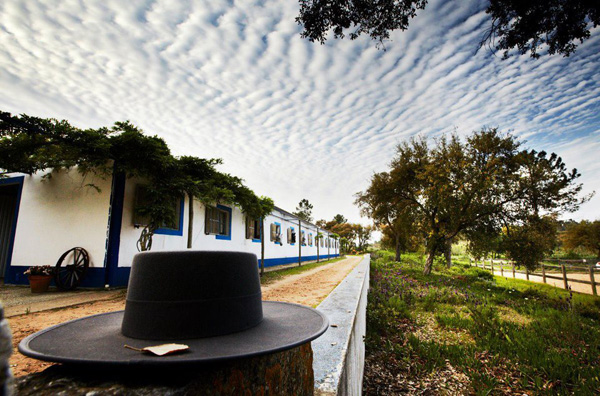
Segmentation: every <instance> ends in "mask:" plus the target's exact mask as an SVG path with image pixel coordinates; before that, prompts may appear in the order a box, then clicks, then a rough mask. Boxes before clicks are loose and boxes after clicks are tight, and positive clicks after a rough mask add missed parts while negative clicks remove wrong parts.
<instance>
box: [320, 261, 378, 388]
mask: <svg viewBox="0 0 600 396" xmlns="http://www.w3.org/2000/svg"><path fill="white" fill-rule="evenodd" d="M369 263H370V257H369V256H365V258H364V259H363V260H362V261H361V262H360V263H359V264H358V266H356V268H355V269H354V270H352V272H350V274H349V275H348V276H347V277H346V278H345V279H344V280H343V281H342V283H340V284H339V285H338V286H337V287H336V288H335V289H334V290H333V291H332V292H331V294H330V295H329V296H328V297H327V298H326V299H325V300H323V302H322V303H321V304H320V305H319V306H318V307H317V309H318V310H319V311H321V312H323V313H324V314H325V315H327V317H328V318H329V324H330V327H329V329H328V330H327V332H325V334H323V335H322V336H321V337H319V338H318V339H316V340H315V341H313V342H312V348H313V353H314V361H313V370H314V374H315V394H316V395H360V394H361V393H362V381H363V372H364V362H365V345H364V335H365V331H366V314H367V293H368V289H369Z"/></svg>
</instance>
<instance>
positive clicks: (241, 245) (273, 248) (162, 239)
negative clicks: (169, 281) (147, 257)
mask: <svg viewBox="0 0 600 396" xmlns="http://www.w3.org/2000/svg"><path fill="white" fill-rule="evenodd" d="M138 183H139V181H137V180H134V179H128V180H127V181H126V184H125V200H124V203H123V221H122V226H121V242H120V248H119V267H130V266H131V262H132V260H133V256H134V255H135V254H136V253H138V251H137V247H136V242H137V240H138V238H139V236H140V233H141V231H142V230H141V229H136V228H135V227H134V225H133V215H134V212H133V209H134V205H135V186H136V184H138ZM183 212H184V216H183V232H182V235H162V234H155V235H154V237H153V239H152V250H153V251H161V250H179V249H186V248H187V239H188V219H189V201H188V199H187V197H186V198H185V200H184V209H183ZM205 215H206V210H205V208H204V206H203V205H202V204H200V203H199V202H197V201H194V227H193V234H194V235H193V239H192V249H195V250H224V251H244V252H251V253H254V254H256V255H257V257H259V258H260V242H253V241H252V240H251V239H246V220H245V215H244V214H243V213H242V212H241V210H240V209H239V208H236V207H233V208H232V218H231V240H226V239H218V238H216V236H215V235H206V234H205V233H204V219H205ZM288 219H289V220H288ZM273 222H278V223H280V224H281V230H282V241H283V246H281V245H279V244H275V243H273V242H271V241H270V224H271V223H273ZM264 224H265V258H266V259H271V258H285V257H288V258H291V257H298V242H297V243H296V244H295V245H289V244H288V243H287V228H288V227H290V226H292V227H294V228H295V229H296V231H297V230H298V220H297V219H295V218H292V217H291V216H290V215H288V214H285V213H282V212H279V211H277V210H275V211H274V212H273V214H271V215H269V216H268V217H267V218H266V219H265V223H264ZM302 229H303V230H305V231H306V233H307V234H306V235H308V232H312V233H313V239H314V237H315V236H316V234H317V231H316V227H315V226H312V225H309V224H308V223H303V225H302ZM307 242H308V239H307ZM337 250H338V249H334V248H333V247H331V248H330V249H329V254H332V255H333V254H336V252H337ZM327 254H328V249H327V247H325V245H324V247H323V248H320V255H321V256H324V255H327ZM316 255H317V248H316V245H315V243H314V241H313V246H308V244H307V246H303V247H302V256H303V257H308V256H316Z"/></svg>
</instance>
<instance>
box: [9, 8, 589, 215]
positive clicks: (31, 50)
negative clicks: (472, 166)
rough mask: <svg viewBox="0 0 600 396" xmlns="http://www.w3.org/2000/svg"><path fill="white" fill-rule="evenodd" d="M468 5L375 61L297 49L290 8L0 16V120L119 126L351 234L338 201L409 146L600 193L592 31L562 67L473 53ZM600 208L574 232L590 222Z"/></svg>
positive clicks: (434, 19)
mask: <svg viewBox="0 0 600 396" xmlns="http://www.w3.org/2000/svg"><path fill="white" fill-rule="evenodd" d="M484 8H485V3H484V2H482V1H477V0H473V1H441V0H434V1H431V2H430V4H429V5H428V7H427V10H426V11H424V12H422V13H420V15H419V16H418V17H417V18H416V19H415V20H414V21H413V22H412V24H411V26H410V28H409V30H408V31H406V32H398V33H396V34H394V35H393V37H392V41H390V42H388V43H386V51H385V52H384V51H380V50H377V49H376V48H375V45H374V43H373V42H371V41H369V40H368V39H366V38H365V39H359V40H356V41H346V40H343V41H333V40H330V41H328V42H327V44H326V45H318V44H313V43H310V42H308V41H306V40H303V39H301V38H300V37H299V30H300V29H299V27H298V26H297V25H296V24H295V22H294V18H295V17H296V15H297V13H298V5H297V2H296V1H293V0H292V1H290V0H281V1H275V0H273V1H264V2H263V1H251V0H249V1H235V2H230V1H217V0H211V1H177V2H172V1H166V0H158V1H149V0H148V1H131V2H123V1H104V2H94V1H74V0H73V1H71V0H65V1H60V2H54V1H50V0H45V1H34V0H26V1H17V0H6V1H3V2H2V3H0V47H1V48H2V50H1V51H0V87H1V89H2V95H1V96H0V108H2V109H4V110H7V111H11V112H14V113H27V114H32V115H38V116H43V117H56V118H66V119H69V120H70V121H72V122H73V123H75V124H76V125H79V126H82V127H96V126H100V125H107V124H110V123H112V122H113V121H116V120H125V119H129V120H131V121H132V122H134V123H136V124H138V125H140V126H141V127H142V128H144V129H145V130H146V131H147V132H148V133H156V134H158V135H160V136H162V137H164V138H165V139H166V140H167V142H168V143H169V145H170V146H171V147H172V148H173V151H174V153H175V154H179V155H182V154H189V155H196V156H203V157H221V158H223V159H224V160H225V165H224V167H223V169H224V170H226V171H228V172H231V173H233V174H236V175H239V176H241V177H243V178H244V179H245V180H246V181H247V183H248V185H249V186H250V187H252V188H253V189H254V190H255V191H257V192H258V193H260V194H264V195H269V196H271V197H273V198H274V199H275V200H276V202H277V203H278V204H279V205H280V206H282V207H284V208H287V209H294V207H295V205H296V204H297V202H298V201H299V200H300V199H301V198H308V199H309V200H310V201H311V202H313V203H314V205H315V214H316V217H317V218H320V217H326V218H331V217H332V216H333V215H334V214H336V213H343V214H345V215H346V216H348V217H350V218H351V219H352V220H358V211H357V209H356V208H355V207H354V206H353V204H352V202H353V197H352V195H353V194H354V193H355V192H357V191H359V190H362V189H364V188H365V187H366V185H367V182H368V179H369V177H370V175H371V174H372V173H373V172H374V171H381V170H383V169H385V167H386V164H387V163H388V162H389V160H390V159H391V157H392V155H393V153H394V146H395V145H396V144H397V143H398V142H400V141H402V140H404V139H407V138H409V137H411V136H415V135H418V134H423V135H425V136H428V137H432V138H434V137H436V136H439V135H440V134H442V133H448V132H452V131H454V130H455V129H456V130H457V131H459V133H461V134H463V133H468V132H470V131H472V130H476V129H480V128H481V127H483V126H498V127H500V128H501V129H502V130H512V131H513V132H514V133H515V134H517V135H518V136H519V137H521V138H522V139H526V140H527V145H529V146H531V147H534V148H536V149H538V150H541V149H545V150H547V151H555V152H557V153H558V154H559V155H562V156H563V158H564V159H565V161H566V163H567V165H569V166H570V167H577V168H578V169H579V170H580V171H581V172H582V173H583V178H582V181H583V182H584V183H585V185H586V191H588V192H589V191H591V190H593V189H595V190H600V165H599V164H600V161H598V160H597V158H598V153H599V152H600V111H599V110H600V103H599V102H600V73H599V67H600V66H599V65H600V32H598V31H595V32H593V35H592V38H591V39H590V40H588V41H586V42H585V43H584V44H583V45H581V46H580V47H579V48H578V50H577V52H576V53H575V54H574V55H573V56H571V57H570V58H561V57H545V58H543V59H541V60H537V61H535V60H532V59H530V58H528V57H512V58H510V59H509V60H505V61H502V60H501V59H500V58H499V57H497V56H494V55H493V54H492V53H490V51H488V50H487V49H478V42H479V41H480V39H481V38H482V34H483V31H484V29H485V28H486V27H487V24H488V19H487V16H486V15H485V13H484V12H483V10H484ZM599 206H600V198H598V197H596V198H594V199H593V200H592V201H591V202H590V203H588V204H586V205H585V206H584V207H583V208H582V210H581V211H580V212H578V213H577V214H576V215H575V217H577V218H582V217H587V218H595V217H598V215H599V214H600V213H599V212H598V210H597V207H599Z"/></svg>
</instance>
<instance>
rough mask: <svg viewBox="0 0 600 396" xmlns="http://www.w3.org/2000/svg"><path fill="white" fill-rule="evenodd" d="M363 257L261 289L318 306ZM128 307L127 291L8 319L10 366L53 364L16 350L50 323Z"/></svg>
mask: <svg viewBox="0 0 600 396" xmlns="http://www.w3.org/2000/svg"><path fill="white" fill-rule="evenodd" d="M361 259H362V257H349V258H347V259H345V260H341V261H338V262H334V263H330V264H325V265H323V266H321V267H318V268H315V269H312V270H309V271H306V272H303V273H301V274H297V275H290V276H288V277H285V278H283V279H281V280H278V281H275V282H273V283H271V284H269V285H267V286H264V287H263V288H262V291H263V299H264V300H275V301H287V302H295V303H298V304H304V305H308V306H312V307H314V306H316V305H318V304H319V302H321V301H322V300H323V299H324V298H325V297H327V296H328V295H329V293H331V291H332V290H333V289H334V288H335V287H336V286H337V285H338V284H339V283H340V282H341V281H342V280H343V279H344V278H345V277H346V275H348V273H349V272H350V271H351V270H352V269H353V268H354V267H355V266H356V265H357V264H358V263H359V262H360V260H361ZM124 308H125V292H124V291H123V292H121V293H118V294H116V295H114V297H113V298H112V299H110V300H103V301H95V302H91V303H84V304H81V305H77V306H72V307H67V308H60V309H55V310H49V311H43V312H35V313H29V314H26V315H19V316H13V317H10V318H8V323H9V325H10V328H11V330H12V334H13V355H12V356H11V358H10V365H11V368H12V370H13V374H14V375H15V376H17V377H18V376H22V375H27V374H30V373H35V372H38V371H42V370H44V369H45V368H46V367H48V366H50V365H51V363H45V362H42V361H39V360H35V359H30V358H27V357H25V356H23V355H21V354H20V353H19V352H18V351H17V345H18V344H19V342H21V340H22V339H23V338H25V337H26V336H28V335H30V334H32V333H35V332H36V331H39V330H42V329H44V328H46V327H49V326H54V325H56V324H59V323H62V322H65V321H68V320H73V319H77V318H81V317H84V316H88V315H93V314H97V313H103V312H112V311H120V310H122V309H124Z"/></svg>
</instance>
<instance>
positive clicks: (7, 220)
mask: <svg viewBox="0 0 600 396" xmlns="http://www.w3.org/2000/svg"><path fill="white" fill-rule="evenodd" d="M3 181H4V182H5V183H2V184H0V278H4V273H5V272H6V268H7V267H8V264H9V263H10V258H11V256H12V247H13V240H14V232H15V228H16V227H15V226H16V220H17V218H16V214H17V213H16V212H17V205H18V201H19V198H20V197H19V195H20V192H21V184H20V183H17V184H15V183H10V182H11V181H12V180H10V179H9V180H0V182H3ZM7 182H8V183H7ZM9 183H10V184H9Z"/></svg>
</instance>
